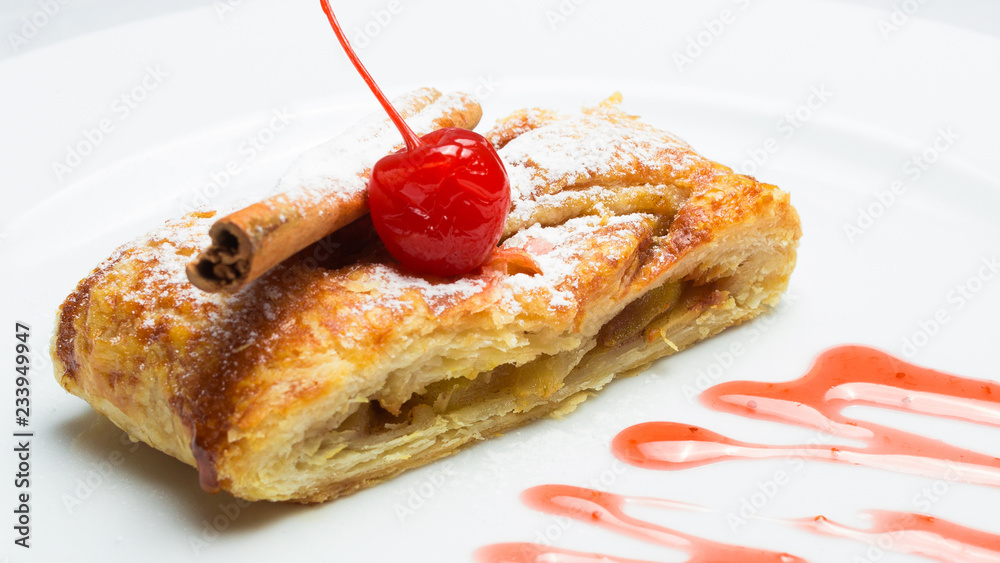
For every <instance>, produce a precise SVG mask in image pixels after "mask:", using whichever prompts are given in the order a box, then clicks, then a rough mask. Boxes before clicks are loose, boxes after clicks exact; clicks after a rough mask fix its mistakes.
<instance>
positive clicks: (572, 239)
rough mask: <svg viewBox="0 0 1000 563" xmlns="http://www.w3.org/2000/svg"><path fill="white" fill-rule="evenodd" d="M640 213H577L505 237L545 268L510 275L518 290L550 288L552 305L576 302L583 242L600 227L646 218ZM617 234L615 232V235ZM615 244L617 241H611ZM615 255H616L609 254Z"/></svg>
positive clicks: (565, 305)
mask: <svg viewBox="0 0 1000 563" xmlns="http://www.w3.org/2000/svg"><path fill="white" fill-rule="evenodd" d="M643 217H644V216H643V215H642V214H639V213H634V214H629V215H621V216H615V217H606V218H602V217H593V216H591V217H578V218H575V219H570V220H569V221H566V222H565V223H563V224H561V225H556V226H550V227H543V226H541V225H537V224H536V225H533V226H531V227H529V228H527V229H525V230H523V231H521V232H519V233H517V234H516V235H514V236H512V237H510V238H509V239H507V240H506V241H504V243H503V246H505V247H508V248H524V249H526V250H528V252H529V253H530V254H531V256H532V258H534V259H535V262H536V263H537V264H538V265H539V267H540V268H541V270H542V274H541V275H536V276H529V275H526V274H517V275H514V276H511V277H510V278H509V283H510V286H511V287H512V289H514V291H515V292H525V291H531V290H537V289H543V288H547V289H549V290H551V291H552V299H551V301H550V302H549V304H550V306H551V307H553V308H560V307H571V306H574V305H575V293H574V291H573V290H574V289H576V281H577V280H576V274H577V268H578V266H579V263H580V261H581V260H587V259H589V257H586V256H580V243H581V242H584V241H585V239H586V238H588V237H592V236H594V233H595V232H596V231H597V230H598V229H605V228H607V227H614V226H620V225H625V224H629V223H636V222H638V221H641V220H643ZM612 236H614V235H612ZM609 246H610V247H612V248H614V247H617V246H618V245H616V244H612V245H609ZM609 258H616V257H609Z"/></svg>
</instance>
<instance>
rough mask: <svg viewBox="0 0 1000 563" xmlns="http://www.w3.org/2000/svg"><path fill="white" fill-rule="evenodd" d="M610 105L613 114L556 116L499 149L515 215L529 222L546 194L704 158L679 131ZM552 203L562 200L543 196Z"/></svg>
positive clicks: (676, 168) (666, 171) (662, 172)
mask: <svg viewBox="0 0 1000 563" xmlns="http://www.w3.org/2000/svg"><path fill="white" fill-rule="evenodd" d="M607 111H611V112H614V114H613V115H611V116H609V115H607V114H605V113H592V114H587V115H583V116H579V117H573V118H568V119H561V120H557V121H553V122H552V123H549V124H547V125H544V126H542V127H539V128H537V129H533V130H531V131H528V132H526V133H524V134H523V135H521V136H519V137H517V138H515V139H513V140H512V141H510V142H509V143H508V144H507V145H506V146H504V148H503V149H501V150H500V151H499V152H500V157H501V158H502V159H503V161H504V164H505V165H506V167H507V173H508V175H509V177H510V184H511V200H512V210H511V220H512V221H515V222H518V223H523V224H530V223H531V217H532V216H533V215H534V214H535V213H536V212H537V211H538V210H539V206H540V205H541V204H542V202H543V201H544V200H545V199H546V196H552V195H553V194H557V193H559V192H562V191H563V190H565V189H567V188H572V187H574V186H577V185H579V186H583V187H587V186H590V185H592V184H593V183H595V182H602V183H605V184H609V185H610V184H614V183H615V182H621V181H637V180H636V179H637V178H639V177H642V176H643V175H646V176H650V175H651V174H653V173H655V175H659V176H669V175H671V174H673V173H679V172H682V171H684V170H686V169H687V168H689V167H690V166H692V165H693V164H694V163H696V162H698V161H703V159H702V158H701V157H700V156H698V155H697V154H696V153H694V152H693V151H692V150H691V148H690V147H689V146H688V145H687V143H685V142H684V141H682V140H680V139H678V138H677V137H674V136H673V135H670V134H669V133H665V132H663V131H660V130H657V129H654V128H653V127H650V126H648V125H645V124H643V123H640V122H638V121H636V120H634V119H632V118H630V117H628V116H625V115H624V114H622V113H620V112H617V110H607ZM664 153H669V156H670V158H665V157H664ZM549 199H551V198H549ZM552 204H558V201H548V202H545V205H552Z"/></svg>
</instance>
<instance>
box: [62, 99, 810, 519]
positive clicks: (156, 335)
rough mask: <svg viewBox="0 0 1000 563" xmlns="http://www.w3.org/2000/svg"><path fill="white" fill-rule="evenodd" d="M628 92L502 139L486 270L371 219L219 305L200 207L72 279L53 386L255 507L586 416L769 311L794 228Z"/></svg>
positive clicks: (534, 119)
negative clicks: (502, 185)
mask: <svg viewBox="0 0 1000 563" xmlns="http://www.w3.org/2000/svg"><path fill="white" fill-rule="evenodd" d="M617 101H618V99H617V98H616V97H613V98H611V99H609V100H608V101H606V102H605V103H603V104H602V105H600V106H598V107H596V108H591V109H588V110H585V111H584V112H583V113H582V114H581V115H576V116H563V115H559V114H556V113H554V112H550V111H545V110H522V111H520V112H516V113H514V114H512V115H511V116H510V117H508V118H506V119H502V120H500V121H499V122H498V123H497V125H496V126H495V127H494V129H493V130H491V131H490V132H489V133H488V134H487V137H488V138H489V139H490V140H491V141H492V142H493V143H494V144H495V146H497V147H498V148H499V153H500V155H501V157H502V158H503V159H504V162H505V164H506V166H507V169H508V172H509V174H510V178H511V186H512V192H513V197H512V201H513V204H512V209H511V214H510V218H509V220H508V223H507V229H506V231H505V239H504V240H503V242H502V243H501V245H500V250H499V251H498V252H497V253H496V257H495V259H494V260H492V261H491V262H490V263H488V264H486V265H485V266H483V267H482V268H481V269H480V270H478V271H476V272H473V273H471V274H469V275H466V276H462V277H459V278H449V279H440V278H434V277H431V276H421V275H415V274H413V273H411V272H408V271H406V270H405V269H403V268H402V267H401V266H399V265H398V264H397V263H396V262H395V261H394V260H392V259H391V257H389V256H388V254H387V253H386V252H385V250H384V248H383V247H382V246H381V243H380V242H379V241H378V240H377V237H375V236H374V232H373V230H372V228H371V224H370V222H369V221H367V220H364V219H362V220H359V221H358V222H356V223H355V224H352V225H350V226H348V227H347V228H345V229H343V230H342V231H339V232H338V233H334V234H333V235H331V236H330V237H327V238H326V239H324V240H322V241H320V242H318V243H316V244H314V245H313V246H311V247H309V248H307V249H306V250H304V251H302V252H301V253H300V254H298V255H296V256H295V257H293V258H292V259H290V260H288V261H286V262H285V263H283V264H281V265H280V266H279V267H277V268H276V269H274V270H272V271H271V272H269V273H268V274H266V275H265V276H264V277H262V278H260V279H259V280H257V281H256V282H254V283H252V284H250V285H249V286H248V287H247V288H245V289H244V290H242V291H240V292H239V293H236V294H234V295H223V294H207V293H203V292H200V291H198V290H196V289H193V288H192V287H191V286H190V284H189V283H188V282H187V279H186V278H185V276H184V264H185V263H186V262H187V261H188V260H190V257H191V256H192V255H193V254H195V253H196V252H198V250H199V249H200V248H201V247H203V246H204V245H205V244H207V242H208V236H207V233H208V229H209V226H210V225H211V223H212V221H213V218H214V217H215V216H216V213H215V212H213V211H205V212H195V213H192V214H189V215H187V216H185V217H183V218H181V219H178V220H175V221H171V222H168V223H167V224H166V225H165V226H164V227H163V228H161V229H160V230H158V231H155V232H153V233H151V234H149V235H147V236H146V237H144V238H142V239H139V240H137V241H134V242H132V243H129V244H126V245H125V246H123V247H121V248H120V249H118V250H117V251H116V252H115V254H114V255H113V256H111V257H110V258H109V259H107V260H106V261H104V262H103V263H102V264H101V265H99V266H98V268H97V269H95V270H94V271H93V272H92V273H91V274H90V275H89V276H88V277H86V278H85V279H84V280H83V281H81V282H80V285H79V286H78V287H77V289H76V290H75V291H74V292H73V293H72V294H71V295H70V296H69V297H68V298H67V300H66V302H65V303H64V304H63V306H62V307H61V309H60V315H59V318H58V320H57V331H56V336H55V338H54V342H53V355H54V358H55V363H56V370H57V373H56V375H57V378H58V379H59V381H60V383H61V384H62V385H63V386H64V387H65V388H66V389H67V390H69V391H70V392H72V393H73V394H75V395H78V396H80V397H82V398H84V399H86V400H87V401H88V402H90V403H91V404H92V405H93V406H94V408H95V409H97V410H98V411H100V412H102V413H103V414H105V415H106V416H108V417H109V418H110V419H111V420H112V421H113V422H114V423H115V424H117V425H118V426H120V427H121V428H123V429H125V430H126V431H127V432H128V433H129V434H130V435H131V436H132V437H133V438H135V439H138V440H142V441H144V442H146V443H148V444H150V445H152V446H153V447H155V448H158V449H160V450H162V451H164V452H166V453H168V454H170V455H173V456H174V457H177V458H178V459H180V460H182V461H184V462H186V463H189V464H191V465H195V466H197V467H198V468H199V470H200V472H201V476H202V484H203V486H206V487H207V488H213V487H216V486H217V487H219V488H222V489H225V490H228V491H230V492H231V493H233V494H235V495H237V496H239V497H242V498H246V499H253V500H260V499H267V500H291V501H298V502H320V501H324V500H328V499H331V498H335V497H337V496H341V495H343V494H346V493H350V492H352V491H355V490H358V489H360V488H363V487H366V486H369V485H371V484H373V483H377V482H379V481H382V480H384V479H387V478H389V477H392V476H393V475H395V474H398V473H399V472H401V471H404V470H405V469H407V468H410V467H415V466H419V465H422V464H425V463H428V462H430V461H432V460H434V459H437V458H440V457H442V456H445V455H447V454H449V453H452V452H454V451H455V450H456V449H458V448H460V447H462V446H464V445H466V444H469V443H471V442H474V441H477V440H481V439H483V438H486V437H489V436H491V435H495V434H498V433H501V432H504V431H506V430H508V429H510V428H513V427H515V426H518V425H521V424H524V423H525V422H527V421H529V420H532V419H536V418H538V417H542V416H546V415H550V414H553V413H558V414H564V413H567V412H570V411H571V410H573V408H574V407H575V406H576V405H577V404H578V403H579V402H580V401H582V400H584V399H585V398H586V397H587V396H588V395H589V394H590V392H591V391H594V390H597V389H600V388H601V387H603V386H604V385H605V384H607V383H608V382H609V381H610V380H611V379H613V378H614V377H615V376H616V375H620V374H623V373H629V372H633V371H635V370H637V369H640V368H642V367H644V366H646V365H648V364H649V363H650V362H652V361H653V360H655V359H657V358H659V357H662V356H665V355H669V354H671V353H673V352H675V351H678V350H682V349H684V348H685V347H687V346H690V345H691V344H692V343H694V342H697V341H698V340H701V339H704V338H707V337H710V336H712V335H714V334H716V333H718V332H719V331H721V330H723V329H724V328H726V327H728V326H732V325H735V324H739V323H741V322H743V321H745V320H748V319H750V318H752V317H754V316H756V315H758V314H760V313H761V312H763V311H765V310H766V309H767V308H768V307H769V306H773V305H774V304H776V303H777V301H778V299H779V297H780V295H781V293H782V292H783V291H784V289H785V287H786V285H787V282H788V277H789V275H790V274H791V272H792V269H793V267H794V264H795V250H796V246H797V242H798V239H799V236H800V227H799V221H798V216H797V214H796V213H795V210H794V209H793V208H792V206H791V204H790V203H789V198H788V195H787V194H786V193H784V192H782V191H781V190H779V189H778V188H776V187H775V186H771V185H768V184H764V183H761V182H758V181H756V180H755V179H754V178H751V177H748V176H743V175H739V174H736V173H734V172H733V171H732V170H731V169H729V168H727V167H725V166H722V165H720V164H717V163H715V162H712V161H710V160H707V159H705V158H703V157H701V156H699V155H698V154H696V153H695V152H694V151H693V150H692V149H691V148H690V147H689V146H688V145H687V144H685V143H684V142H683V141H680V140H679V139H677V138H675V137H673V136H672V135H670V134H668V133H664V132H662V131H658V130H656V129H654V128H652V127H650V126H649V125H646V124H644V123H642V122H641V121H639V120H638V119H637V118H635V117H633V116H630V115H627V114H625V113H623V112H622V111H621V110H619V109H618V107H617ZM511 257H516V259H515V258H511ZM525 264H530V265H531V266H530V267H525Z"/></svg>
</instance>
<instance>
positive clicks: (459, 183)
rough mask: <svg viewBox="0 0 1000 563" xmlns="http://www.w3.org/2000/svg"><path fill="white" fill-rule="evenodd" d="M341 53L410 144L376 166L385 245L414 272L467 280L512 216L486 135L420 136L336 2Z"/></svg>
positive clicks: (442, 132) (374, 200)
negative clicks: (361, 54)
mask: <svg viewBox="0 0 1000 563" xmlns="http://www.w3.org/2000/svg"><path fill="white" fill-rule="evenodd" d="M320 4H321V5H322V6H323V12H325V13H326V17H327V18H328V19H329V20H330V25H331V26H333V31H334V32H335V33H336V34H337V39H339V40H340V44H341V46H343V48H344V51H345V52H346V53H347V56H348V57H349V58H350V59H351V62H352V63H354V68H356V69H358V73H360V74H361V77H362V78H364V80H365V82H366V83H367V84H368V87H369V88H370V89H371V91H372V93H373V94H375V97H376V98H378V101H379V103H381V104H382V107H383V108H384V109H385V111H386V113H388V114H389V118H390V119H391V120H392V122H393V123H394V124H395V125H396V128H397V129H399V132H400V133H401V134H402V135H403V139H404V140H405V141H406V148H404V149H403V150H400V151H399V152H397V153H395V154H391V155H388V156H386V157H384V158H382V159H381V160H379V161H378V162H376V163H375V165H374V166H373V167H372V175H371V180H370V181H369V183H368V207H369V209H370V211H371V217H372V223H374V225H375V230H376V232H378V235H379V238H381V239H382V242H383V243H384V244H385V247H386V248H387V249H388V250H389V252H390V253H391V254H392V255H393V256H394V257H395V258H396V259H397V260H399V261H400V262H402V263H403V264H404V265H406V266H407V267H409V268H411V269H413V270H416V271H418V272H422V273H427V274H434V275H439V276H454V275H460V274H464V273H467V272H469V271H472V270H474V269H475V268H477V267H479V266H481V265H482V264H483V263H484V262H486V260H487V259H488V258H489V257H490V254H491V253H492V252H493V250H494V249H495V248H496V245H497V242H498V241H499V240H500V235H501V233H502V232H503V227H504V223H505V222H506V220H507V212H508V211H509V210H510V181H509V180H508V178H507V171H506V170H505V169H504V166H503V161H501V160H500V156H499V155H498V154H497V152H496V150H494V148H493V145H491V144H490V143H489V141H487V140H486V139H485V138H484V137H483V136H482V135H480V134H478V133H475V132H472V131H468V130H466V129H461V128H458V127H449V128H445V129H439V130H437V131H434V132H432V133H428V134H427V135H424V136H423V137H417V135H416V134H415V133H414V132H413V130H412V129H410V127H409V126H408V125H407V124H406V122H405V121H403V118H402V116H400V115H399V112H397V111H396V108H394V107H393V106H392V104H391V103H389V100H388V99H387V98H386V96H385V94H383V93H382V90H381V89H380V88H379V87H378V85H377V84H375V81H374V80H373V79H372V77H371V75H370V74H369V73H368V70H367V69H365V66H364V65H363V64H361V60H360V59H358V55H357V53H355V52H354V49H352V48H351V45H350V43H349V42H348V41H347V37H346V36H345V35H344V32H343V30H342V29H341V28H340V24H339V23H338V22H337V18H336V16H334V15H333V10H332V9H331V8H330V2H329V0H320Z"/></svg>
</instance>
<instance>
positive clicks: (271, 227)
mask: <svg viewBox="0 0 1000 563" xmlns="http://www.w3.org/2000/svg"><path fill="white" fill-rule="evenodd" d="M393 104H394V105H395V106H396V107H397V108H398V109H399V111H400V113H401V114H402V115H403V117H404V118H405V119H406V120H407V123H408V124H409V125H410V127H411V128H412V129H413V130H414V131H415V132H416V133H417V134H418V135H425V134H427V133H430V132H431V131H434V130H436V129H441V128H444V127H462V128H465V129H472V128H473V127H475V126H476V124H477V123H478V122H479V118H480V117H481V116H482V110H481V109H480V107H479V104H478V103H477V102H476V101H475V100H474V99H473V98H472V97H470V96H467V95H465V94H461V93H454V94H447V95H442V94H441V93H440V92H438V91H437V90H434V89H431V88H423V89H420V90H416V91H414V92H410V93H409V94H406V95H405V96H403V97H401V98H400V99H397V100H394V101H393ZM402 146H403V139H402V137H400V135H399V133H398V131H397V130H396V128H395V127H394V126H393V125H392V122H391V121H389V119H388V118H386V117H384V114H383V116H382V117H377V116H372V117H369V118H368V119H366V120H364V121H362V122H361V123H359V124H357V125H355V126H354V127H352V128H350V129H348V130H347V131H345V132H344V133H342V134H341V135H339V136H338V137H336V138H334V139H333V140H331V141H328V142H327V143H325V144H323V145H320V146H318V147H316V148H314V149H312V150H310V151H309V152H307V153H305V154H303V155H302V156H301V157H300V158H299V159H298V160H297V161H296V162H295V164H294V165H293V166H292V168H291V169H290V170H289V171H288V172H287V173H286V174H285V176H283V177H282V179H281V180H280V181H279V182H278V188H277V192H278V193H277V195H274V196H271V197H270V198H268V199H265V200H264V201H261V202H258V203H255V204H253V205H251V206H249V207H246V208H244V209H241V210H239V211H236V212H235V213H231V214H229V215H226V216H225V217H222V218H221V219H219V220H218V221H216V222H215V224H213V225H212V228H211V229H210V230H209V235H210V236H211V237H212V244H211V245H210V246H209V247H208V248H206V249H205V250H204V251H202V252H201V254H199V255H198V257H197V258H196V259H195V260H193V261H192V262H191V263H189V264H188V266H187V276H188V279H189V280H190V281H191V283H192V284H194V285H195V286H196V287H198V288H201V289H203V290H205V291H209V292H218V291H226V292H235V291H239V290H240V289H242V288H243V287H244V286H246V285H247V284H248V283H250V282H252V281H253V280H255V279H257V278H258V277H260V276H261V275H263V274H264V273H265V272H267V271H268V270H270V269H271V268H273V267H274V266H277V265H278V264H280V263H281V262H282V261H284V260H285V259H287V258H289V257H290V256H292V255H293V254H295V253H296V252H298V251H300V250H302V249H303V248H305V247H307V246H309V245H310V244H312V243H314V242H316V241H317V240H319V239H321V238H323V237H325V236H326V235H328V234H330V233H332V232H334V231H336V230H337V229H339V228H341V227H343V226H344V225H347V224H348V223H351V222H352V221H354V220H355V219H358V218H360V217H362V216H363V215H364V214H365V213H367V212H368V177H369V175H370V174H371V168H372V165H374V164H375V162H376V161H377V160H378V159H380V158H382V157H383V156H385V155H387V154H390V153H392V152H394V151H396V150H399V149H400V148H401V147H402Z"/></svg>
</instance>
